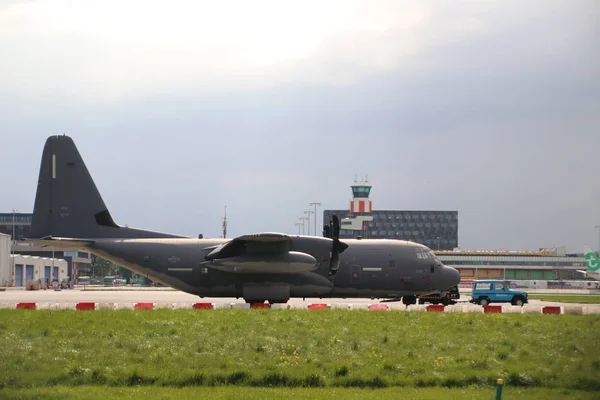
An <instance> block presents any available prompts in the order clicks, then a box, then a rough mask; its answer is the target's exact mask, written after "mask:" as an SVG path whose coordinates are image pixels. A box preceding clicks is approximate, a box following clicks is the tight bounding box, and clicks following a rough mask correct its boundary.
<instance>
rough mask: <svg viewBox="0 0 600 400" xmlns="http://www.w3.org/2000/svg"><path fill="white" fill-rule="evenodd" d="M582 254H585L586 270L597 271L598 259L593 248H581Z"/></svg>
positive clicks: (599, 261) (599, 265)
mask: <svg viewBox="0 0 600 400" xmlns="http://www.w3.org/2000/svg"><path fill="white" fill-rule="evenodd" d="M583 254H584V255H585V261H586V264H587V272H597V271H598V270H600V259H599V258H598V256H597V255H596V253H594V251H593V250H591V249H590V248H589V247H587V246H586V247H584V248H583Z"/></svg>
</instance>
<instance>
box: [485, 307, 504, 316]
mask: <svg viewBox="0 0 600 400" xmlns="http://www.w3.org/2000/svg"><path fill="white" fill-rule="evenodd" d="M483 313H484V314H485V313H502V306H499V305H493V306H485V307H483Z"/></svg>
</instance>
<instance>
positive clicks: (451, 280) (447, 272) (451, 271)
mask: <svg viewBox="0 0 600 400" xmlns="http://www.w3.org/2000/svg"><path fill="white" fill-rule="evenodd" d="M444 267H445V268H444V276H445V277H446V280H447V283H448V287H449V288H450V287H452V286H456V285H458V284H459V283H460V272H458V270H457V269H456V268H452V267H447V266H444Z"/></svg>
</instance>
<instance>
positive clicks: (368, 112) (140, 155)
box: [0, 0, 600, 252]
mask: <svg viewBox="0 0 600 400" xmlns="http://www.w3.org/2000/svg"><path fill="white" fill-rule="evenodd" d="M599 26H600V2H599V1H597V0H590V1H578V0H571V1H549V0H542V1H522V0H520V1H497V2H493V1H488V2H456V1H451V2H450V1H448V2H440V1H432V2H427V1H413V2H402V1H396V0H391V1H348V0H341V1H331V0H329V1H307V0H303V1H297V2H291V1H284V2H282V1H259V0H253V1H218V2H216V1H206V2H200V1H189V2H184V1H168V2H167V1H161V2H153V1H147V0H146V1H139V2H137V1H123V0H119V1H108V0H102V1H85V2H81V1H61V0H56V1H53V0H48V1H2V2H0V170H1V171H2V173H1V174H0V188H2V189H1V190H0V193H1V195H0V210H2V211H4V212H10V210H11V209H12V208H14V207H16V208H18V209H19V210H21V211H24V212H31V211H32V209H33V201H34V196H35V189H36V183H37V176H38V169H39V162H40V156H41V151H42V147H43V144H44V141H45V139H46V137H47V136H50V135H53V134H62V133H65V134H68V135H70V136H72V137H73V138H74V140H75V142H76V144H77V146H78V147H79V150H80V152H81V153H82V156H83V157H84V160H85V161H86V164H87V166H88V168H89V169H90V172H91V174H92V176H93V177H94V179H95V181H96V184H97V186H98V188H99V190H100V192H101V193H102V195H103V198H104V201H105V203H106V204H107V206H108V208H109V210H110V211H111V213H112V215H113V217H114V219H115V220H116V221H117V222H118V223H120V224H128V225H130V226H135V227H140V228H146V229H152V230H159V231H167V232H173V233H180V234H187V235H190V236H196V235H197V234H198V233H203V234H204V235H205V237H218V236H219V235H221V218H222V216H223V208H224V206H225V205H227V213H228V217H229V232H228V236H235V235H241V234H247V233H254V232H260V231H280V232H288V233H295V232H297V229H296V227H295V226H294V223H296V222H297V221H298V217H300V216H301V215H303V211H304V210H307V209H310V208H309V207H308V203H309V202H313V201H317V202H322V203H323V207H321V208H319V218H318V225H319V226H320V225H321V219H322V210H323V208H327V209H340V208H342V209H343V208H347V207H348V201H349V199H350V197H351V192H350V189H349V185H350V184H351V183H352V181H353V180H354V176H355V174H368V176H369V179H370V181H371V183H372V185H373V189H372V191H371V200H372V201H373V206H374V208H375V209H401V210H422V209H425V210H457V211H458V213H459V244H460V245H461V247H462V248H464V249H515V250H516V249H537V248H538V247H551V246H560V245H566V246H567V247H568V249H569V250H570V251H577V252H579V251H582V247H583V245H590V246H591V247H593V248H597V247H598V230H597V229H594V225H597V224H600V179H599V178H600V167H599V165H600V164H599V160H600V151H599V150H600V45H599V43H600V33H599ZM311 224H312V221H311Z"/></svg>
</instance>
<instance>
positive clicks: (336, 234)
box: [323, 214, 348, 277]
mask: <svg viewBox="0 0 600 400" xmlns="http://www.w3.org/2000/svg"><path fill="white" fill-rule="evenodd" d="M323 237H327V238H331V239H332V240H333V244H332V246H331V259H330V260H329V276H330V277H334V276H335V274H336V273H337V270H338V267H339V266H340V253H342V252H343V251H344V250H346V249H347V248H348V245H347V244H346V243H344V242H340V219H339V218H338V216H337V215H335V214H333V215H332V216H331V219H330V220H329V223H328V224H325V225H324V226H323Z"/></svg>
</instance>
